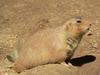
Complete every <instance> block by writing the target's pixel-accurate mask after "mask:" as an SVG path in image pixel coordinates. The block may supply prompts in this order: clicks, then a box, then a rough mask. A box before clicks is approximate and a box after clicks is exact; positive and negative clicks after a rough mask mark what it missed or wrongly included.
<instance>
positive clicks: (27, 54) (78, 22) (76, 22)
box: [13, 17, 91, 72]
mask: <svg viewBox="0 0 100 75" xmlns="http://www.w3.org/2000/svg"><path fill="white" fill-rule="evenodd" d="M90 26H91V24H90V22H89V21H88V20H86V19H84V18H80V17H76V18H73V19H70V20H68V21H67V22H66V23H65V24H64V25H62V26H59V27H57V28H48V29H45V30H40V31H38V32H36V33H35V34H34V35H32V36H31V37H30V38H29V39H28V40H27V41H26V42H25V44H24V45H23V46H22V49H21V51H20V53H19V56H18V58H17V59H16V61H15V63H14V67H13V68H14V70H15V71H17V72H22V71H24V70H26V69H29V68H33V67H35V66H39V65H43V64H48V63H61V62H64V61H65V59H66V60H69V59H70V58H71V57H72V56H73V53H74V52H75V49H76V48H77V46H78V44H79V42H80V40H81V38H82V36H83V35H84V34H85V33H86V32H87V31H88V30H89V28H90Z"/></svg>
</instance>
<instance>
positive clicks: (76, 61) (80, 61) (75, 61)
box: [70, 55, 96, 66]
mask: <svg viewBox="0 0 100 75" xmlns="http://www.w3.org/2000/svg"><path fill="white" fill-rule="evenodd" d="M95 60H96V57H95V56H93V55H85V56H82V57H78V58H73V59H71V60H70V63H71V64H72V65H74V66H82V65H84V64H87V63H90V62H93V61H95Z"/></svg>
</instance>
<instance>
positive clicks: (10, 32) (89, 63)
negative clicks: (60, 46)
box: [0, 0, 100, 75]
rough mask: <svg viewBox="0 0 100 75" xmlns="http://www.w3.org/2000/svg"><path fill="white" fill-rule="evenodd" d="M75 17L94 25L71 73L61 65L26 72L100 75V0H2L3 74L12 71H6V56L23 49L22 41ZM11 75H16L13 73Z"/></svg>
mask: <svg viewBox="0 0 100 75" xmlns="http://www.w3.org/2000/svg"><path fill="white" fill-rule="evenodd" d="M75 16H83V17H87V18H89V19H91V22H92V23H93V26H92V27H91V29H90V31H89V32H88V33H87V34H86V35H85V36H84V37H83V39H82V41H81V43H80V45H79V47H78V48H77V51H76V52H75V55H74V56H73V58H72V60H71V61H70V62H71V63H72V64H73V69H72V70H71V72H69V71H68V70H67V69H66V71H65V67H63V66H61V65H60V64H59V66H56V68H57V70H55V69H54V68H55V65H52V64H51V65H49V66H53V67H52V68H48V67H49V66H48V65H47V66H45V67H46V68H48V71H49V72H48V71H46V69H43V68H44V66H43V68H41V67H37V68H35V70H34V69H32V70H29V71H26V72H25V73H23V75H29V74H30V75H40V74H41V72H42V73H43V75H51V74H52V75H66V74H70V75H71V73H72V72H74V71H75V72H74V73H73V74H72V75H75V74H78V75H100V72H99V70H100V67H99V66H100V64H99V63H100V46H99V45H100V1H99V0H0V63H1V64H0V73H1V74H2V75H5V74H6V73H7V72H8V71H9V70H8V69H7V70H5V66H8V65H7V64H8V62H7V61H6V62H5V61H4V60H5V56H6V55H7V54H9V53H10V52H11V51H13V50H16V49H19V48H20V46H21V44H22V40H23V41H25V40H26V39H28V37H29V36H31V35H33V34H34V33H35V32H36V31H38V30H41V29H45V28H53V27H57V26H60V25H63V24H64V23H65V22H66V21H67V20H68V19H70V18H72V17H75ZM19 43H20V44H19ZM4 62H5V63H4ZM74 68H75V69H74ZM76 68H77V70H76ZM36 70H38V71H36ZM51 70H52V71H51ZM63 70H64V71H63ZM2 71H4V72H5V71H7V72H5V73H2ZM59 71H60V72H59ZM32 72H35V73H32ZM45 72H48V73H46V74H44V73H45ZM10 73H11V74H9V75H15V74H16V73H14V72H13V71H11V72H10Z"/></svg>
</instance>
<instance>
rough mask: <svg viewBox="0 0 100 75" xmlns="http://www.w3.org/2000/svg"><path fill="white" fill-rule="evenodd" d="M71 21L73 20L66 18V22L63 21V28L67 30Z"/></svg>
mask: <svg viewBox="0 0 100 75" xmlns="http://www.w3.org/2000/svg"><path fill="white" fill-rule="evenodd" d="M72 23H73V20H68V21H67V22H65V23H64V25H63V29H64V30H69V28H70V27H71V25H72Z"/></svg>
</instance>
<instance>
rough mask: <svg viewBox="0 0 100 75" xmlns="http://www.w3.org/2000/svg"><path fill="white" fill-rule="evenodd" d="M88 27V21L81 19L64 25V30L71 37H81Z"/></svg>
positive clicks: (74, 19)
mask: <svg viewBox="0 0 100 75" xmlns="http://www.w3.org/2000/svg"><path fill="white" fill-rule="evenodd" d="M90 27H91V23H90V21H89V20H87V19H84V18H81V17H76V18H73V19H71V20H69V21H67V22H66V23H65V24H64V30H65V31H66V32H67V33H68V34H69V35H71V36H73V37H77V36H82V35H83V34H85V33H86V32H87V31H89V29H90Z"/></svg>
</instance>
